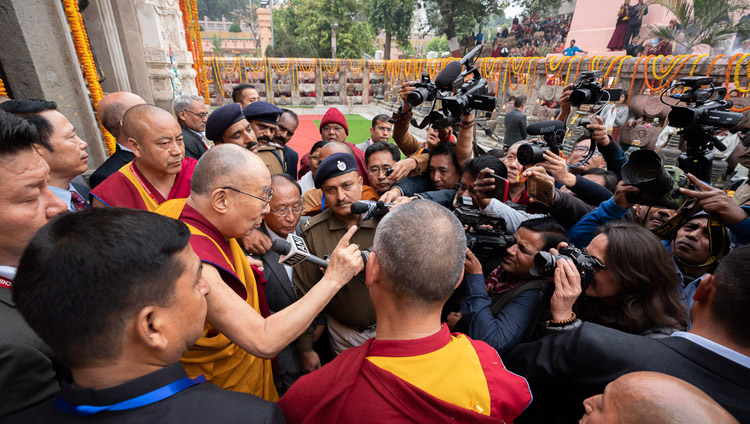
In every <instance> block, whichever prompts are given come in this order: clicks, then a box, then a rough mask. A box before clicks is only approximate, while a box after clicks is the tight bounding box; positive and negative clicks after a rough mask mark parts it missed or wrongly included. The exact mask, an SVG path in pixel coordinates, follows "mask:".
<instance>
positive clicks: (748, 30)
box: [649, 0, 750, 53]
mask: <svg viewBox="0 0 750 424" xmlns="http://www.w3.org/2000/svg"><path fill="white" fill-rule="evenodd" d="M650 4H658V5H661V6H664V7H665V8H667V9H668V10H669V11H670V12H672V14H673V15H674V17H675V19H677V22H678V23H679V24H680V29H676V28H670V27H668V26H655V25H649V30H651V34H652V35H653V36H654V37H659V38H662V39H666V40H670V41H674V42H676V43H677V44H680V45H682V46H684V47H685V51H687V52H688V53H690V52H691V51H692V49H693V47H695V46H698V45H700V44H707V45H708V46H710V47H712V48H715V47H718V46H719V45H720V44H721V43H722V42H723V41H726V40H727V39H729V38H731V37H732V36H733V35H734V34H736V33H739V34H743V35H750V20H743V21H740V18H741V17H742V16H743V15H745V14H746V13H748V11H750V4H749V3H748V2H747V0H654V1H652V2H651V3H650Z"/></svg>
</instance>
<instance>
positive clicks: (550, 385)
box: [503, 323, 750, 423]
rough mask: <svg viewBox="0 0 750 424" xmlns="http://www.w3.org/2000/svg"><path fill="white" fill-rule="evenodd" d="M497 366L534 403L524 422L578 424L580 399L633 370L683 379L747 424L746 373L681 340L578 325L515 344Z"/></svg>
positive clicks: (749, 389) (749, 377)
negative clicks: (515, 377)
mask: <svg viewBox="0 0 750 424" xmlns="http://www.w3.org/2000/svg"><path fill="white" fill-rule="evenodd" d="M503 362H504V363H505V366H506V367H507V368H508V369H509V370H511V371H513V372H515V373H518V374H520V375H522V376H523V377H526V379H527V380H528V381H529V385H530V386H531V393H533V394H534V401H533V403H532V405H531V407H529V409H528V410H527V411H526V412H524V415H523V416H524V417H525V419H526V420H527V421H526V422H545V423H548V422H578V420H579V419H580V418H581V416H583V413H584V410H583V400H584V399H586V398H588V397H590V396H593V395H597V394H601V393H603V392H604V387H605V386H606V385H607V384H608V383H610V382H611V381H613V380H615V379H616V378H618V377H620V376H621V375H624V374H628V373H630V372H634V371H654V372H660V373H664V374H668V375H671V376H674V377H677V378H679V379H682V380H685V381H687V382H688V383H690V384H692V385H694V386H696V387H698V388H699V389H701V390H703V391H704V392H706V394H707V395H708V396H710V397H711V398H713V399H714V400H715V401H716V402H718V403H719V405H721V406H722V407H724V408H725V409H726V410H727V411H729V413H730V414H732V415H734V417H735V418H737V420H738V421H739V422H743V423H744V422H750V402H748V399H750V369H748V368H745V367H743V366H742V365H740V364H738V363H736V362H733V361H731V360H729V359H727V358H725V357H723V356H721V355H718V354H716V353H714V352H712V351H710V350H708V349H705V348H703V347H701V346H699V345H698V344H696V343H694V342H692V341H690V340H688V339H685V338H683V337H677V336H672V337H666V338H661V339H657V338H649V337H644V336H637V335H633V334H627V333H623V332H621V331H617V330H614V329H611V328H607V327H603V326H600V325H596V324H591V323H584V324H583V325H582V326H581V327H579V328H577V329H575V330H573V331H571V332H569V333H565V334H560V335H551V336H547V337H544V338H542V339H540V340H538V341H536V342H532V343H525V344H521V345H518V346H517V347H515V348H514V349H512V350H511V351H509V352H508V353H507V354H506V355H504V356H503ZM518 422H522V420H519V421H518Z"/></svg>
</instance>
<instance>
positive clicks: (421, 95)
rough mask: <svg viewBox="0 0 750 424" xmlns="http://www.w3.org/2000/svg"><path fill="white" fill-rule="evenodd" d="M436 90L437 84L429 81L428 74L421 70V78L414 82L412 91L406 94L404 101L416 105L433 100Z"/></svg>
mask: <svg viewBox="0 0 750 424" xmlns="http://www.w3.org/2000/svg"><path fill="white" fill-rule="evenodd" d="M437 92H438V89H437V86H436V85H435V84H434V83H433V82H431V81H430V74H429V73H427V72H422V78H421V79H420V80H419V82H415V83H414V91H412V92H411V93H409V94H408V95H407V96H406V101H407V102H408V103H409V104H410V105H411V106H412V107H417V106H419V105H421V104H422V103H424V102H431V101H433V100H435V96H436V94H437Z"/></svg>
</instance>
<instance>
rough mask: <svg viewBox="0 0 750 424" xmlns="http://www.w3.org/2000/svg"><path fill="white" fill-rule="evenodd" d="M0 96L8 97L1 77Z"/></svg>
mask: <svg viewBox="0 0 750 424" xmlns="http://www.w3.org/2000/svg"><path fill="white" fill-rule="evenodd" d="M0 96H4V97H8V92H7V91H5V84H4V83H3V79H2V78H0Z"/></svg>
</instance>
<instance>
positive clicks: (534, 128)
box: [526, 121, 565, 135]
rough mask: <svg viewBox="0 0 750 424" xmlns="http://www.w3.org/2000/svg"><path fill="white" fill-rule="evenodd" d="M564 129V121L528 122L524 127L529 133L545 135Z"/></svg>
mask: <svg viewBox="0 0 750 424" xmlns="http://www.w3.org/2000/svg"><path fill="white" fill-rule="evenodd" d="M564 129H565V123H563V122H562V121H541V122H534V123H533V124H529V125H528V126H527V127H526V132H527V133H529V134H530V135H547V134H554V133H555V132H557V131H560V130H564Z"/></svg>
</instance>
